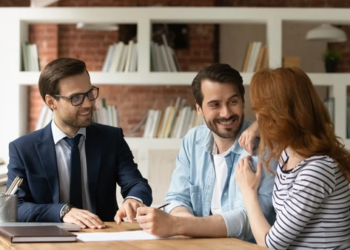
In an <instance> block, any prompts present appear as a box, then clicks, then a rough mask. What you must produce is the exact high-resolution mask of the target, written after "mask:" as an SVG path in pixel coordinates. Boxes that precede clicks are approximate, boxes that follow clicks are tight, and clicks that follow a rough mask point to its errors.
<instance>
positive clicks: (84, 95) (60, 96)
mask: <svg viewBox="0 0 350 250" xmlns="http://www.w3.org/2000/svg"><path fill="white" fill-rule="evenodd" d="M95 89H96V90H97V95H96V98H94V99H92V100H90V98H89V97H88V94H89V93H90V92H92V91H93V90H95ZM99 93H100V88H98V87H96V86H92V88H91V89H89V90H88V91H87V92H85V93H79V94H73V95H72V96H63V95H53V97H57V98H64V99H70V103H71V104H72V106H75V107H76V106H79V105H81V104H83V103H84V101H85V97H87V98H88V99H89V101H90V102H92V101H94V100H96V99H97V97H98V95H99ZM78 95H83V100H82V101H81V103H79V104H76V105H74V104H73V98H74V97H76V96H78Z"/></svg>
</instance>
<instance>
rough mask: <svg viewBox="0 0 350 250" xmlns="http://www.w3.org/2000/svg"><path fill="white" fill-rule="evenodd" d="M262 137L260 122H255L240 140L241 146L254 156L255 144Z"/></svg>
mask: <svg viewBox="0 0 350 250" xmlns="http://www.w3.org/2000/svg"><path fill="white" fill-rule="evenodd" d="M259 136H260V132H259V126H258V122H257V121H255V122H253V123H252V124H251V125H250V126H249V127H248V128H247V129H246V130H244V132H243V133H242V135H241V136H240V137H239V139H238V143H239V145H241V147H242V148H244V149H245V150H246V151H247V152H248V153H249V154H250V155H253V153H254V152H253V143H254V139H255V138H256V137H259Z"/></svg>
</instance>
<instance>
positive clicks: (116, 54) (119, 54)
mask: <svg viewBox="0 0 350 250" xmlns="http://www.w3.org/2000/svg"><path fill="white" fill-rule="evenodd" d="M136 45H137V44H136V43H135V42H134V41H133V40H130V41H129V43H128V44H124V43H123V42H118V43H114V44H112V45H110V46H109V47H108V50H107V54H106V57H105V61H104V63H103V67H102V71H103V72H136V69H137V46H136Z"/></svg>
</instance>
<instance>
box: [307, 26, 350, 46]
mask: <svg viewBox="0 0 350 250" xmlns="http://www.w3.org/2000/svg"><path fill="white" fill-rule="evenodd" d="M306 40H311V41H324V42H345V41H347V36H346V33H345V32H344V31H343V30H342V29H339V28H337V27H334V26H333V25H330V24H321V25H320V26H317V27H316V28H314V29H312V30H309V31H308V32H307V33H306Z"/></svg>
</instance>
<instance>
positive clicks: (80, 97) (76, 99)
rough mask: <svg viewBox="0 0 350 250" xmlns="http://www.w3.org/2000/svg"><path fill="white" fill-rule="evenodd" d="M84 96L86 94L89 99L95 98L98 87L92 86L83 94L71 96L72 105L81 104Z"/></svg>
mask: <svg viewBox="0 0 350 250" xmlns="http://www.w3.org/2000/svg"><path fill="white" fill-rule="evenodd" d="M85 96H87V98H89V100H90V101H93V100H95V99H96V98H97V96H98V89H95V88H93V89H91V90H90V91H89V92H87V93H85V94H79V95H75V96H73V97H72V104H73V105H80V104H82V103H83V102H84V99H85Z"/></svg>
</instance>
